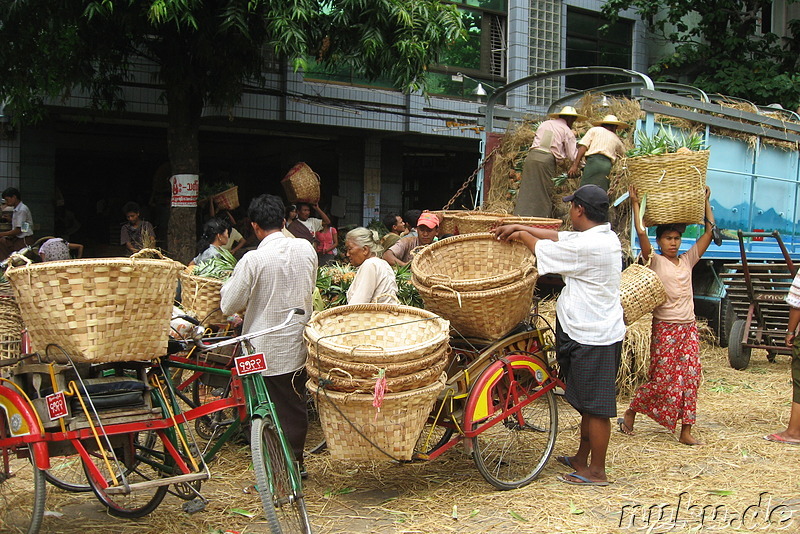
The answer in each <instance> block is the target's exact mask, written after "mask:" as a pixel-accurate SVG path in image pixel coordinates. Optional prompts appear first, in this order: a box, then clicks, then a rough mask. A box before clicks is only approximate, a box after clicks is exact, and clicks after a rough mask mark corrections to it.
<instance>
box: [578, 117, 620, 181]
mask: <svg viewBox="0 0 800 534" xmlns="http://www.w3.org/2000/svg"><path fill="white" fill-rule="evenodd" d="M592 124H593V125H594V127H592V128H589V131H588V132H586V135H584V136H583V138H581V140H580V142H579V143H578V155H577V156H576V157H575V160H574V161H573V162H572V167H570V169H569V171H568V173H567V174H569V176H570V178H577V177H578V176H580V177H581V185H586V184H594V185H596V186H598V187H600V188H602V189H603V191H608V187H609V185H610V181H609V179H608V174H609V173H610V172H611V167H612V166H613V165H614V162H615V161H617V158H618V157H621V156H624V155H625V147H624V146H623V144H622V141H621V140H620V138H619V136H617V133H616V132H617V131H618V130H624V129H626V128H629V126H628V124H626V123H624V122H622V121H621V120H619V119H617V117H616V116H615V115H606V116H605V117H603V120H601V121H597V122H593V123H592ZM584 156H585V157H586V165H585V166H584V167H583V173H581V169H580V164H581V160H583V159H584Z"/></svg>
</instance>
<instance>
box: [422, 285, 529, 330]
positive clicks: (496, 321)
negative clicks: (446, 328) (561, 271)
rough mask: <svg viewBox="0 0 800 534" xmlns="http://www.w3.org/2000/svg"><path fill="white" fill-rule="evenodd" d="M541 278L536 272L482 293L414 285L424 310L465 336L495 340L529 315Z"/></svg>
mask: <svg viewBox="0 0 800 534" xmlns="http://www.w3.org/2000/svg"><path fill="white" fill-rule="evenodd" d="M538 278H539V273H538V272H537V271H535V270H534V271H532V272H531V273H530V274H528V275H527V276H525V277H524V278H522V279H520V280H518V281H516V282H514V283H513V284H509V285H506V286H503V287H499V288H496V289H486V290H482V291H464V292H459V291H456V290H454V289H452V288H449V287H445V286H432V287H428V286H424V285H419V284H414V286H415V287H416V288H417V290H418V291H419V294H420V296H421V297H422V300H423V301H424V303H425V309H426V310H430V311H432V312H434V313H436V314H439V315H441V316H442V317H444V318H445V319H447V320H448V321H450V324H451V325H452V326H453V328H455V329H456V330H457V331H458V333H459V334H461V335H462V336H464V337H475V338H479V339H485V340H496V339H500V338H501V337H503V336H504V335H505V334H507V333H508V332H509V331H510V330H511V329H512V328H514V327H515V326H516V325H517V324H518V323H520V322H521V321H522V320H523V319H525V318H526V317H527V316H528V315H529V314H530V310H531V305H532V304H533V289H534V286H535V285H536V280H537V279H538ZM412 282H414V280H413V278H412Z"/></svg>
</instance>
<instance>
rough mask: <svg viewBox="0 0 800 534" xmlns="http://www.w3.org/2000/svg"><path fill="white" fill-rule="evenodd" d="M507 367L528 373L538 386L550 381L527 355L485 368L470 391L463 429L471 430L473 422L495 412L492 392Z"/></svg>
mask: <svg viewBox="0 0 800 534" xmlns="http://www.w3.org/2000/svg"><path fill="white" fill-rule="evenodd" d="M507 366H510V367H511V368H512V369H514V370H517V369H518V370H520V371H522V370H526V371H528V372H530V373H531V374H532V375H533V376H534V377H535V378H536V381H537V382H538V383H539V384H544V383H545V382H547V381H548V380H549V379H550V372H549V371H548V369H547V366H546V365H544V364H543V363H542V362H541V361H540V360H539V359H538V358H535V357H532V356H529V355H527V354H511V355H509V356H506V357H504V358H502V359H500V360H498V361H496V362H494V363H493V364H491V365H490V366H489V367H487V368H486V370H484V371H483V373H481V376H480V377H478V380H477V381H476V382H475V384H474V385H473V386H472V388H471V389H470V393H469V397H468V398H467V405H466V407H465V409H464V428H465V429H468V428H471V425H472V423H473V422H475V421H481V420H484V419H486V418H487V417H489V416H490V415H492V414H493V413H494V412H495V411H496V410H495V408H494V406H493V397H494V396H493V392H494V388H495V386H496V385H497V382H498V381H499V380H500V378H501V377H502V376H503V374H504V373H506V372H507Z"/></svg>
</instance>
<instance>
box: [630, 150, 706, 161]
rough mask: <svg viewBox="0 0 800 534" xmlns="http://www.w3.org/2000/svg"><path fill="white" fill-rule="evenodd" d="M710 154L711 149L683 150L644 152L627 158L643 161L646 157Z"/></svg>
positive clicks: (660, 157) (659, 157)
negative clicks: (657, 152) (658, 152)
mask: <svg viewBox="0 0 800 534" xmlns="http://www.w3.org/2000/svg"><path fill="white" fill-rule="evenodd" d="M710 154H711V151H710V150H692V151H690V152H683V153H678V152H667V153H665V154H643V155H641V156H634V157H629V158H626V159H627V160H628V161H633V160H637V161H643V160H646V159H663V158H670V157H676V156H684V157H685V156H695V157H697V156H701V157H702V156H705V155H710Z"/></svg>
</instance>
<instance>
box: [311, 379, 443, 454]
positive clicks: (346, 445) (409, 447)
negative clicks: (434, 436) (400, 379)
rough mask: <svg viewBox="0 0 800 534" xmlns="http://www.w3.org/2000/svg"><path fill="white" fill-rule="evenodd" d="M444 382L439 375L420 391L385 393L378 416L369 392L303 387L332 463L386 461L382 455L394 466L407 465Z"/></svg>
mask: <svg viewBox="0 0 800 534" xmlns="http://www.w3.org/2000/svg"><path fill="white" fill-rule="evenodd" d="M446 380H447V375H446V374H444V373H442V374H441V375H440V376H439V379H438V380H436V381H435V382H433V383H432V384H430V385H428V386H425V387H423V388H419V389H413V390H410V391H403V392H401V393H387V394H386V396H385V397H384V398H383V403H382V405H381V408H380V411H378V410H377V409H376V408H375V407H374V406H373V405H372V402H373V395H372V392H369V393H341V392H337V391H330V390H326V389H322V388H320V387H319V386H318V385H317V384H315V383H314V381H313V380H309V381H308V383H307V387H308V390H309V392H311V395H312V396H313V398H314V401H315V402H316V405H317V409H318V410H319V418H320V422H321V423H322V431H323V433H324V434H325V441H326V442H327V444H328V450H329V451H330V453H331V458H332V459H334V460H385V461H388V460H391V459H392V458H390V457H389V456H387V455H386V454H384V453H383V452H381V449H382V450H383V451H386V453H388V454H390V455H391V456H392V457H393V458H396V459H398V460H410V459H411V456H412V455H413V453H414V446H415V445H416V443H417V440H418V439H419V436H420V434H421V433H422V428H423V427H424V426H425V421H427V420H428V416H429V415H430V412H431V409H432V408H433V403H434V401H435V400H436V397H437V396H438V395H439V392H441V391H442V389H444V386H445V381H446ZM359 432H361V433H362V434H364V435H365V436H366V437H367V438H369V441H367V440H366V439H364V437H362V436H361V434H359ZM370 442H372V443H370ZM373 443H374V445H373ZM376 446H377V447H380V449H378V448H376Z"/></svg>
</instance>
